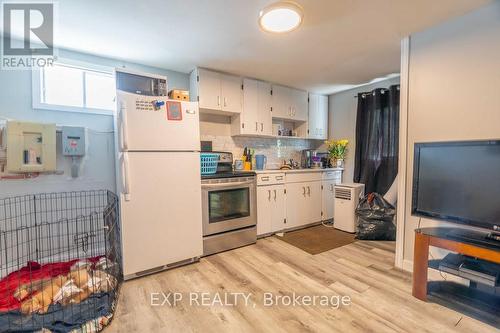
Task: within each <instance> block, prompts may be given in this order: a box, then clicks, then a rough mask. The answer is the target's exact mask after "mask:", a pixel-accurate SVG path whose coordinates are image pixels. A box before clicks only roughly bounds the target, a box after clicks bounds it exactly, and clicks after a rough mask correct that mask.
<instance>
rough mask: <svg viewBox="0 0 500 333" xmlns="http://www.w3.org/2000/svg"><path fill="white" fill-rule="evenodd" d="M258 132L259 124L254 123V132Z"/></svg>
mask: <svg viewBox="0 0 500 333" xmlns="http://www.w3.org/2000/svg"><path fill="white" fill-rule="evenodd" d="M258 130H259V123H258V122H255V132H257V131H258Z"/></svg>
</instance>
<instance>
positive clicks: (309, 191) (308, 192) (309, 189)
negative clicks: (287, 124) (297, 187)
mask: <svg viewBox="0 0 500 333" xmlns="http://www.w3.org/2000/svg"><path fill="white" fill-rule="evenodd" d="M307 195H308V196H311V188H310V187H309V186H308V187H307Z"/></svg>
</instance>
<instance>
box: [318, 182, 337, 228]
mask: <svg viewBox="0 0 500 333" xmlns="http://www.w3.org/2000/svg"><path fill="white" fill-rule="evenodd" d="M336 183H337V182H336V181H335V180H326V181H323V183H322V188H323V198H322V199H323V202H322V206H323V207H322V208H321V212H322V214H323V216H322V217H323V220H329V219H333V206H334V200H335V195H334V194H335V191H334V187H335V184H336Z"/></svg>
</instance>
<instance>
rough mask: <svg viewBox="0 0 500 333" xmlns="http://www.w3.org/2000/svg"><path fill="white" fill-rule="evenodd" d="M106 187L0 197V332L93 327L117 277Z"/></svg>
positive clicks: (117, 251)
mask: <svg viewBox="0 0 500 333" xmlns="http://www.w3.org/2000/svg"><path fill="white" fill-rule="evenodd" d="M121 263H122V259H121V246H120V230H119V209H118V198H117V196H116V195H115V194H113V193H112V192H109V191H105V190H100V191H82V192H67V193H50V194H35V195H26V196H20V197H12V198H5V199H0V332H31V331H33V332H37V331H41V330H43V331H44V332H71V331H75V332H79V331H84V332H97V331H100V330H102V329H103V328H104V327H105V326H106V325H107V324H108V323H109V322H110V320H111V318H112V315H113V312H114V309H115V305H116V302H117V298H118V292H119V287H120V285H121V282H122V280H123V278H122V276H123V272H122V267H121Z"/></svg>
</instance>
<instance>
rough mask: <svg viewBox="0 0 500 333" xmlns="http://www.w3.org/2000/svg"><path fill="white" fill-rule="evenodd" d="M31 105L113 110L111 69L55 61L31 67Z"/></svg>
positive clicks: (85, 110) (107, 112) (77, 110)
mask: <svg viewBox="0 0 500 333" xmlns="http://www.w3.org/2000/svg"><path fill="white" fill-rule="evenodd" d="M32 78H33V108H34V109H44V110H55V111H69V112H85V113H97V114H112V113H113V111H114V110H115V109H116V106H115V96H116V91H115V89H116V86H115V77H114V73H113V70H112V69H110V68H106V67H100V66H94V65H90V64H89V65H85V64H75V63H66V62H57V63H54V65H53V66H48V67H44V68H41V69H39V70H34V71H33V77H32Z"/></svg>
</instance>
